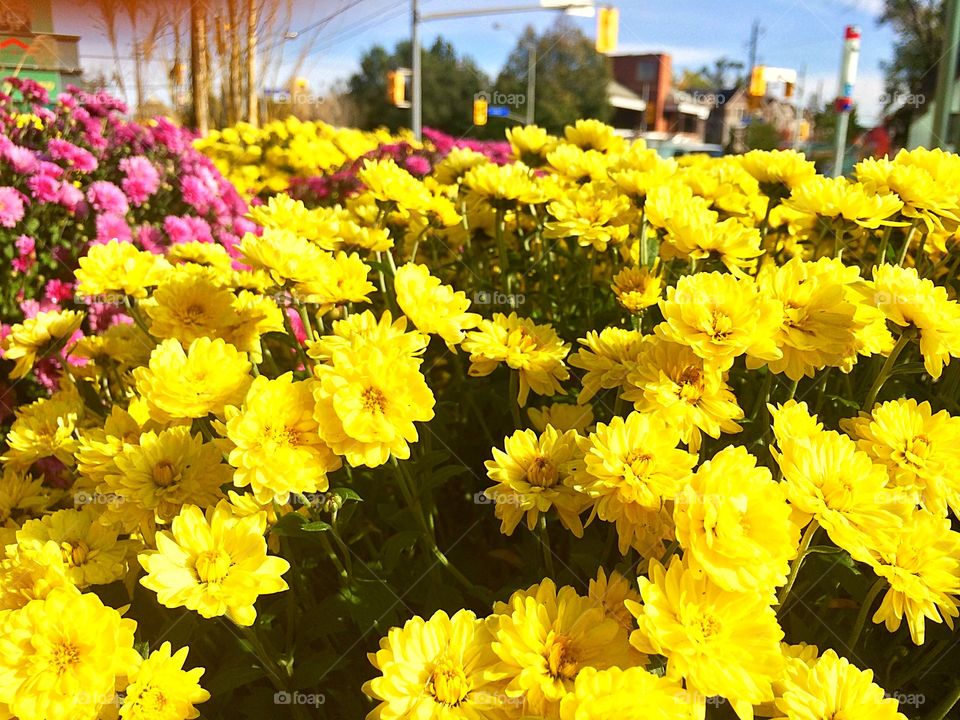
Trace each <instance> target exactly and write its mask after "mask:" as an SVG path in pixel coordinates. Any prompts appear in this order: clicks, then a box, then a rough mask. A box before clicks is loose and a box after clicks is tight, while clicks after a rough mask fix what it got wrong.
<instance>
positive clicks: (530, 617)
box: [489, 579, 643, 718]
mask: <svg viewBox="0 0 960 720" xmlns="http://www.w3.org/2000/svg"><path fill="white" fill-rule="evenodd" d="M493 613H494V614H493V616H492V618H491V620H490V622H491V627H492V629H493V633H494V641H493V644H492V647H493V651H494V652H495V653H496V654H497V656H498V657H499V658H500V662H499V663H498V664H497V665H496V666H495V667H494V669H493V670H492V671H491V672H490V674H489V677H491V678H494V679H496V680H500V681H504V682H506V687H505V688H504V691H503V692H504V694H505V695H506V696H507V697H508V698H511V699H516V700H517V701H518V702H521V701H522V714H523V715H525V716H530V715H533V716H536V717H541V718H559V710H560V701H561V700H562V699H563V698H564V696H566V695H567V694H568V693H569V692H571V691H573V689H574V687H575V683H576V679H577V676H578V675H579V674H580V672H581V671H582V670H584V669H586V668H594V669H597V670H603V669H606V668H609V667H621V668H625V667H632V666H634V665H638V664H639V663H640V662H641V661H642V659H643V657H642V655H640V654H639V653H637V652H636V651H635V650H634V649H633V648H631V647H630V643H629V642H628V639H627V631H626V629H624V628H623V627H622V626H621V625H620V623H618V622H617V621H616V620H613V619H611V618H608V617H606V616H605V615H604V612H603V608H601V607H598V606H597V604H596V603H595V602H594V601H593V600H591V599H590V598H588V597H583V596H582V595H578V594H577V591H576V590H574V589H573V588H572V587H569V586H564V587H561V588H559V589H557V587H556V585H555V584H554V582H553V581H552V580H550V579H545V580H544V581H543V582H541V583H539V584H537V585H532V586H531V587H529V588H527V589H526V590H518V591H517V592H515V593H513V595H511V596H510V599H509V600H507V602H497V603H496V604H494V607H493Z"/></svg>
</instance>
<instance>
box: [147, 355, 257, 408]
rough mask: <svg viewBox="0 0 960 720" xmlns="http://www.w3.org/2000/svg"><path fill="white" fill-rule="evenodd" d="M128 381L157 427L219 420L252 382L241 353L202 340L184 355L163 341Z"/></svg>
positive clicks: (238, 401)
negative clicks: (175, 422) (186, 420)
mask: <svg viewBox="0 0 960 720" xmlns="http://www.w3.org/2000/svg"><path fill="white" fill-rule="evenodd" d="M133 378H134V380H135V381H136V386H137V392H139V393H140V394H141V395H142V396H143V398H144V399H145V400H146V401H147V405H148V406H149V408H150V415H151V417H153V418H154V419H156V420H158V421H168V420H170V419H171V418H201V417H206V416H207V415H209V414H211V413H213V414H215V415H222V414H223V409H224V407H225V406H227V405H239V404H240V403H241V402H242V401H243V397H244V395H246V392H247V388H248V387H249V386H250V383H251V382H252V378H251V377H250V362H249V360H247V354H246V353H244V352H240V351H239V350H237V349H236V348H235V347H234V346H233V345H230V344H228V343H226V342H224V341H223V340H221V339H220V338H217V339H215V340H211V339H210V338H206V337H203V338H198V339H196V340H194V341H193V342H191V343H190V345H189V347H187V348H186V351H184V347H183V345H181V344H180V343H179V342H178V341H177V340H175V339H173V338H170V339H168V340H164V341H163V342H162V343H160V344H159V345H158V346H157V347H156V348H154V350H153V352H152V353H150V363H149V365H148V366H147V367H141V368H137V369H135V370H134V371H133Z"/></svg>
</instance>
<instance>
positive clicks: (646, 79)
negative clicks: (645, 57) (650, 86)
mask: <svg viewBox="0 0 960 720" xmlns="http://www.w3.org/2000/svg"><path fill="white" fill-rule="evenodd" d="M656 79H657V65H656V64H655V63H650V62H640V63H637V69H636V80H637V82H642V83H652V82H655V81H656Z"/></svg>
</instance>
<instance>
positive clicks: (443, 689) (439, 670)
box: [427, 660, 470, 707]
mask: <svg viewBox="0 0 960 720" xmlns="http://www.w3.org/2000/svg"><path fill="white" fill-rule="evenodd" d="M469 691H470V683H469V682H468V681H467V676H466V675H464V673H463V670H462V669H461V668H460V667H459V666H458V665H455V664H454V663H452V662H450V661H449V660H441V661H440V662H439V663H437V664H436V665H435V666H434V668H433V673H432V674H431V675H430V680H429V681H428V682H427V692H428V693H430V695H432V696H433V698H434V699H435V700H436V701H437V702H438V703H440V704H441V705H449V706H451V707H457V706H459V705H460V703H462V702H463V700H464V698H466V697H467V693H468V692H469Z"/></svg>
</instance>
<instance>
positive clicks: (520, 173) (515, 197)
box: [462, 163, 544, 210]
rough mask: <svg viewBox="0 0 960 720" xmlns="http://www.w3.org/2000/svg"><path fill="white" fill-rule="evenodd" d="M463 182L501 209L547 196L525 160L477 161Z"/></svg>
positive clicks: (479, 195)
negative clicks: (502, 163)
mask: <svg viewBox="0 0 960 720" xmlns="http://www.w3.org/2000/svg"><path fill="white" fill-rule="evenodd" d="M462 183H463V186H464V187H466V188H467V189H468V190H470V192H471V193H472V194H473V195H474V196H476V197H478V198H481V199H483V200H484V201H485V202H487V203H488V204H489V205H490V206H491V207H493V208H496V209H499V210H506V209H510V208H513V207H516V206H517V205H528V204H533V203H539V202H542V201H543V200H544V198H543V196H542V194H541V191H540V189H539V188H538V187H537V184H536V183H535V182H534V181H533V177H532V176H531V174H530V168H528V167H527V166H526V165H523V164H522V163H511V164H509V165H495V164H494V163H486V164H483V165H477V166H476V167H473V168H471V169H470V170H468V171H467V172H466V173H465V174H464V176H463V180H462Z"/></svg>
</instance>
